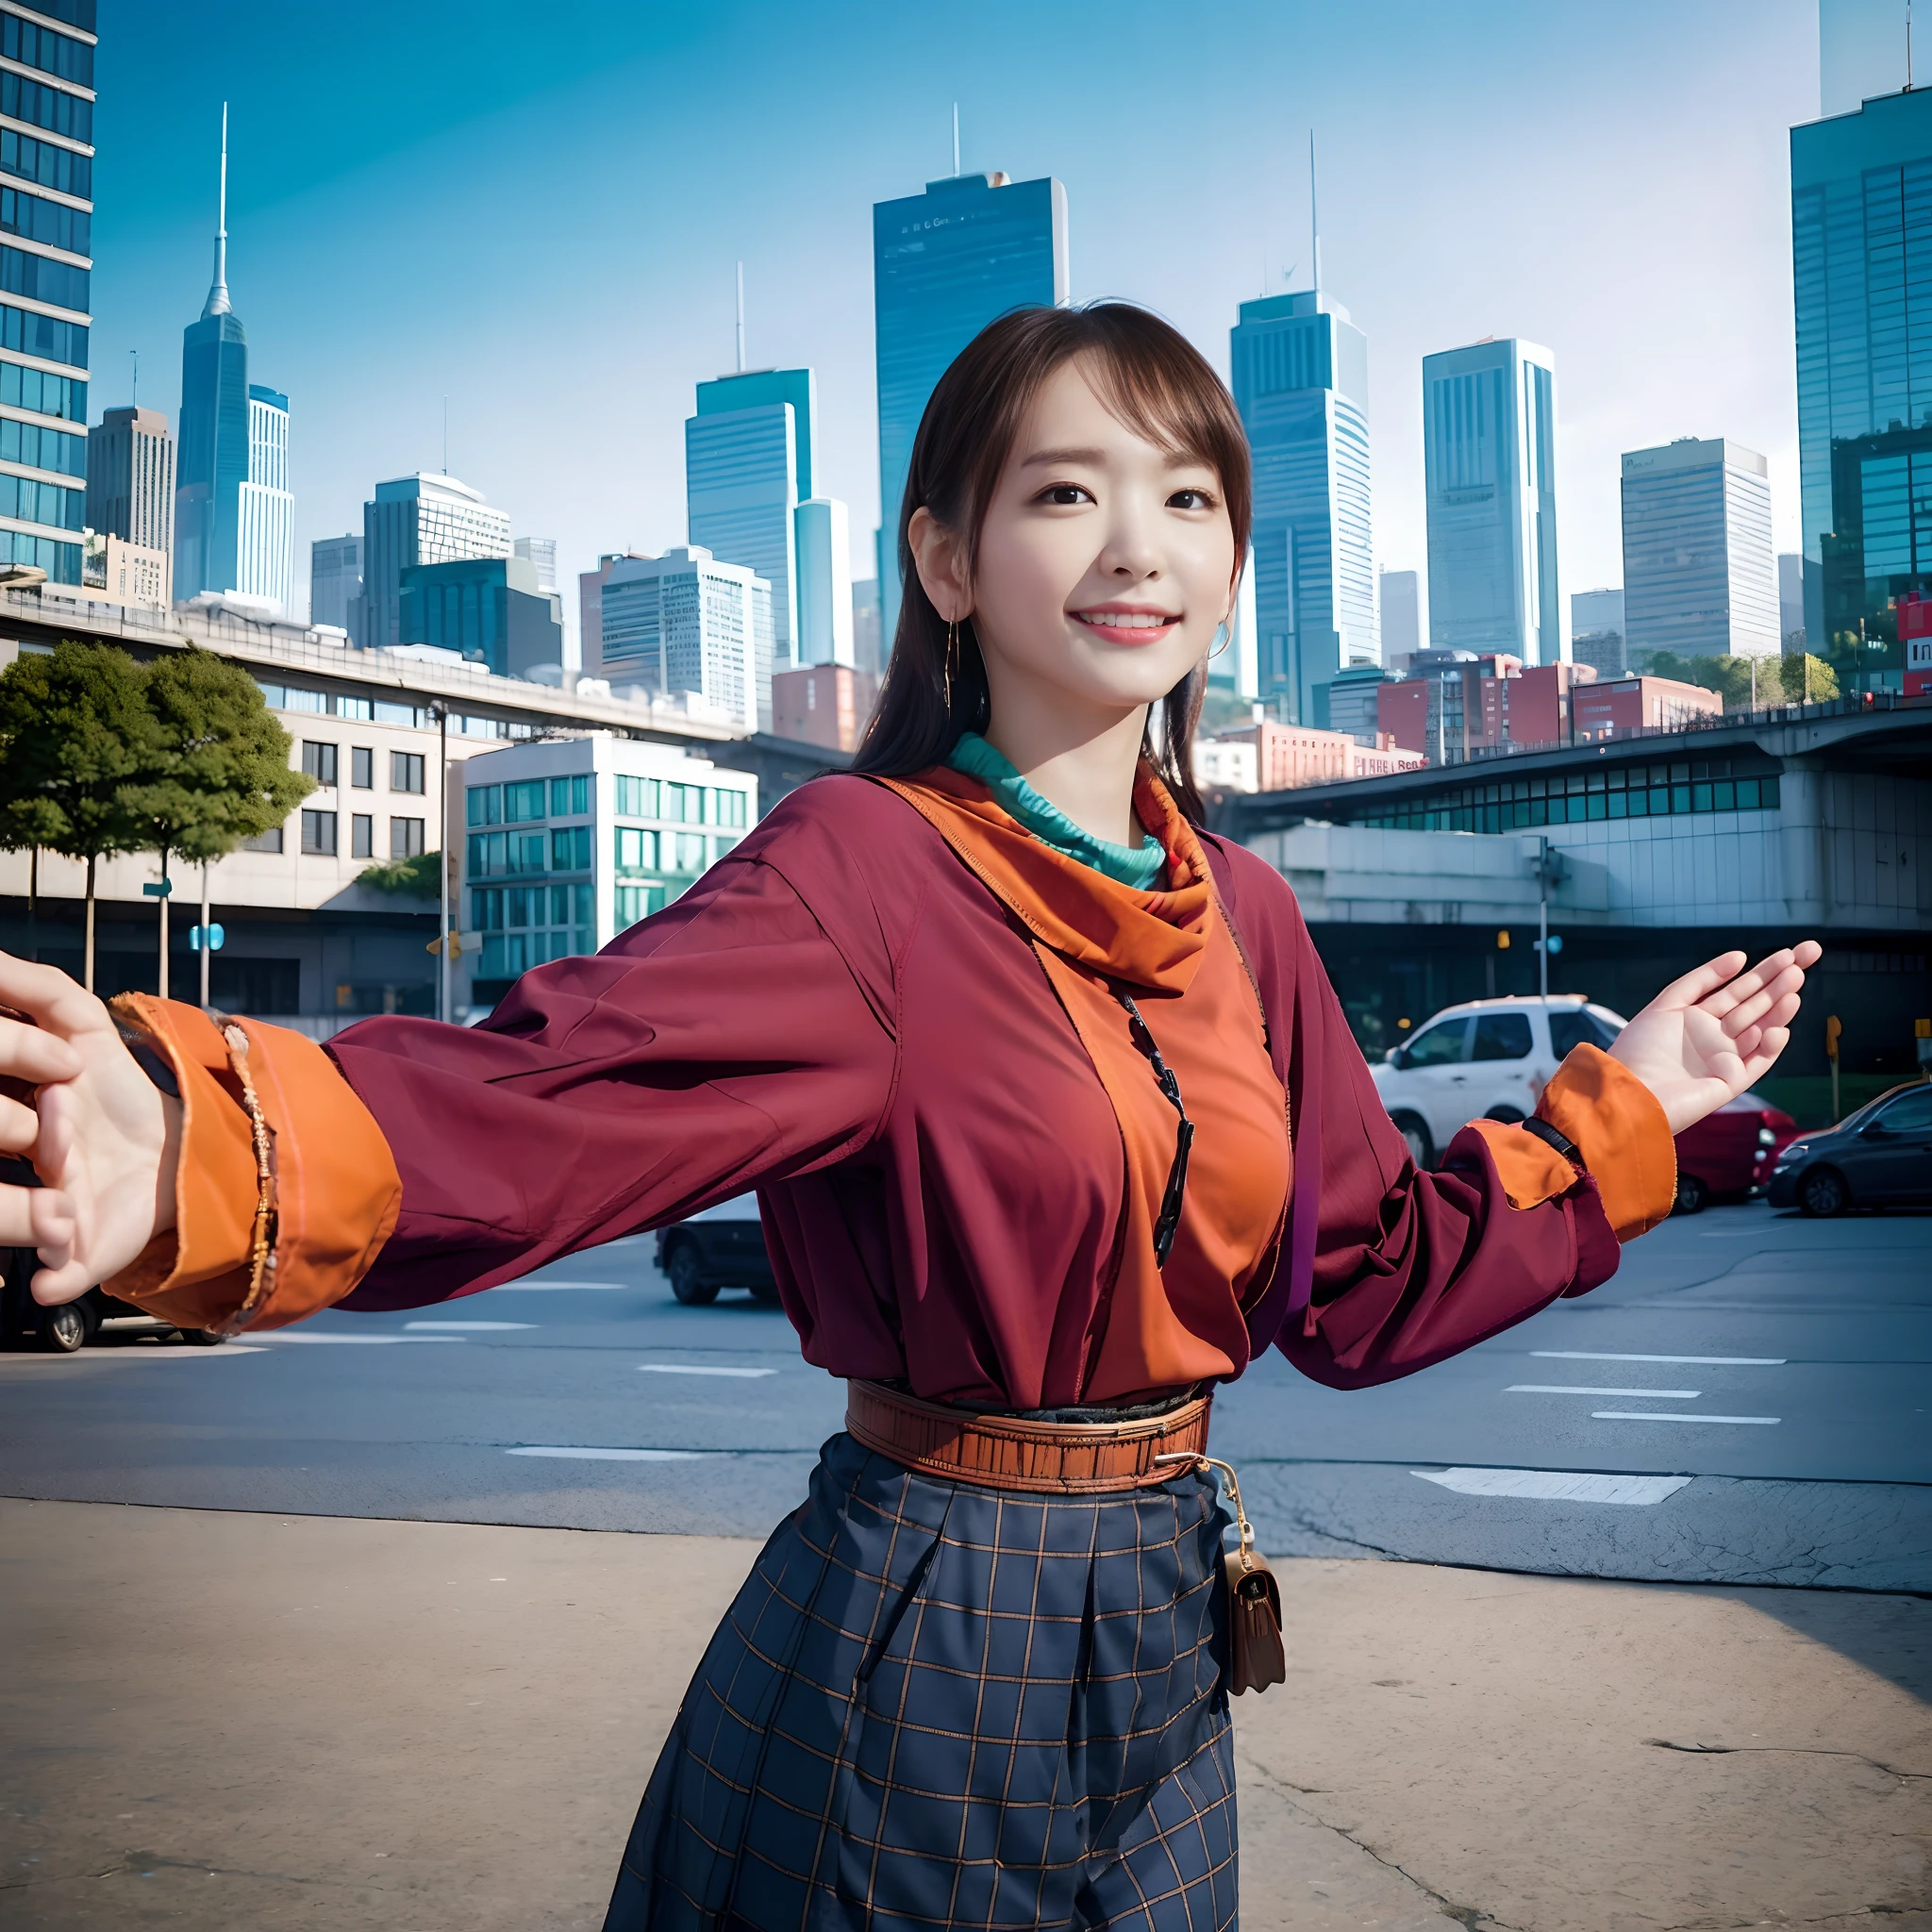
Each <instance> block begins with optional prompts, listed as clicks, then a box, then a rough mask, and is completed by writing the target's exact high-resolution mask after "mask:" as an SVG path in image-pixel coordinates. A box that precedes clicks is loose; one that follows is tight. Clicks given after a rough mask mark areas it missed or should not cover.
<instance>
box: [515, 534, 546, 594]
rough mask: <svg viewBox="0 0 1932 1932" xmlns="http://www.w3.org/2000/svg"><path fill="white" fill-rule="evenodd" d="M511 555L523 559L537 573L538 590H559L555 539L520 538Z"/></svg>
mask: <svg viewBox="0 0 1932 1932" xmlns="http://www.w3.org/2000/svg"><path fill="white" fill-rule="evenodd" d="M511 554H512V555H513V556H517V557H521V558H523V559H524V560H525V562H526V563H528V564H529V565H530V567H531V568H532V569H533V570H534V571H535V572H536V573H537V588H538V590H540V591H555V590H556V589H557V539H556V538H555V537H519V538H518V539H517V540H516V544H515V547H514V549H513V551H512V553H511Z"/></svg>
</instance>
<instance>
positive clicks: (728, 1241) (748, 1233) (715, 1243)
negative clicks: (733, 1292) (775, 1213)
mask: <svg viewBox="0 0 1932 1932" xmlns="http://www.w3.org/2000/svg"><path fill="white" fill-rule="evenodd" d="M658 1267H660V1268H661V1269H663V1271H664V1273H665V1274H666V1275H667V1276H668V1277H669V1278H670V1281H671V1292H672V1293H673V1294H675V1296H676V1297H677V1299H678V1300H679V1301H681V1302H683V1303H684V1304H685V1305H686V1306H687V1307H704V1306H705V1305H706V1304H707V1303H708V1302H714V1301H716V1300H717V1299H718V1291H719V1290H720V1289H721V1288H748V1289H749V1290H750V1291H751V1292H752V1297H753V1299H754V1300H756V1301H761V1302H775V1301H776V1300H777V1299H778V1284H777V1282H776V1281H775V1280H774V1279H773V1276H772V1257H771V1256H770V1255H768V1254H767V1253H766V1252H765V1231H764V1227H763V1225H762V1224H760V1222H759V1220H758V1196H757V1195H756V1194H739V1195H736V1196H734V1197H733V1198H732V1199H731V1200H729V1201H720V1202H719V1203H718V1205H717V1206H716V1207H715V1208H703V1209H701V1210H700V1211H699V1212H698V1213H696V1214H693V1215H692V1216H691V1219H690V1220H689V1221H675V1222H673V1223H672V1224H671V1225H670V1226H669V1227H660V1228H659V1229H658Z"/></svg>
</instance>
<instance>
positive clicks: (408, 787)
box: [389, 751, 423, 791]
mask: <svg viewBox="0 0 1932 1932" xmlns="http://www.w3.org/2000/svg"><path fill="white" fill-rule="evenodd" d="M389 789H390V790H391V791H422V789H423V754H422V753H421V752H420V751H392V752H391V753H390V755H389Z"/></svg>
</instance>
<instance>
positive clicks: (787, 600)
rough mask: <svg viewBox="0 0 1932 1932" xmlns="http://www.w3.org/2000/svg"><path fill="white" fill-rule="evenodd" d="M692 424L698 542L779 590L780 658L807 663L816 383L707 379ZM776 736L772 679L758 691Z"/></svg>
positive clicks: (689, 486) (794, 378)
mask: <svg viewBox="0 0 1932 1932" xmlns="http://www.w3.org/2000/svg"><path fill="white" fill-rule="evenodd" d="M697 402H698V408H697V414H696V415H694V416H691V417H689V418H687V419H686V422H685V425H684V485H685V514H686V521H687V525H688V527H689V530H690V534H691V542H693V543H695V544H698V545H700V546H702V547H703V548H704V549H706V550H708V551H709V552H710V554H711V555H712V556H713V557H715V558H720V559H721V560H722V561H724V562H725V563H736V564H741V565H743V566H744V568H745V569H747V570H749V571H751V572H753V573H754V574H755V575H758V576H760V577H762V578H763V579H764V580H765V582H766V583H768V584H769V585H770V586H771V587H772V655H773V662H774V665H775V667H776V668H778V669H780V670H786V669H789V668H790V667H791V666H792V665H794V664H798V663H802V662H803V661H804V659H803V658H801V657H800V656H799V650H798V636H799V616H798V532H797V526H796V522H795V517H796V512H797V509H798V506H799V505H800V504H801V503H802V502H803V501H804V500H805V499H806V498H807V497H808V496H809V495H810V494H811V489H810V481H811V450H812V439H813V434H814V432H815V430H816V429H817V426H818V421H817V419H818V385H817V382H816V380H815V379H814V377H813V375H812V372H811V371H810V370H809V369H759V370H749V371H746V372H745V373H744V374H742V375H722V376H720V377H719V378H718V379H717V380H716V381H715V382H701V383H699V384H698V391H697ZM771 715H772V692H771V687H770V684H769V682H766V683H765V684H763V685H761V686H760V687H759V690H758V717H759V720H760V724H759V728H760V729H761V730H769V729H770V727H771Z"/></svg>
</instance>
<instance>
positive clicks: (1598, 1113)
mask: <svg viewBox="0 0 1932 1932" xmlns="http://www.w3.org/2000/svg"><path fill="white" fill-rule="evenodd" d="M1536 1110H1537V1115H1538V1118H1539V1119H1541V1120H1546V1121H1548V1122H1549V1124H1551V1126H1553V1127H1555V1128H1556V1130H1557V1132H1558V1133H1559V1134H1561V1135H1562V1136H1563V1137H1564V1139H1566V1140H1568V1141H1574V1143H1575V1146H1576V1151H1577V1153H1578V1154H1580V1155H1581V1156H1582V1157H1583V1165H1584V1168H1585V1170H1586V1171H1587V1172H1588V1174H1590V1177H1591V1179H1592V1180H1593V1181H1595V1183H1596V1191H1597V1197H1598V1199H1600V1200H1601V1201H1602V1203H1603V1208H1604V1215H1605V1218H1606V1219H1607V1221H1608V1222H1609V1224H1610V1228H1611V1231H1612V1232H1613V1233H1614V1234H1615V1235H1616V1237H1617V1239H1618V1240H1619V1241H1635V1240H1636V1239H1637V1237H1638V1236H1639V1235H1641V1234H1646V1233H1648V1232H1649V1231H1650V1229H1652V1228H1653V1227H1655V1226H1656V1225H1657V1223H1658V1222H1660V1221H1662V1220H1664V1219H1665V1217H1666V1216H1668V1215H1669V1213H1670V1211H1671V1208H1673V1206H1674V1204H1675V1202H1676V1198H1677V1143H1676V1142H1675V1141H1674V1140H1673V1139H1672V1138H1671V1124H1670V1122H1669V1121H1668V1120H1666V1119H1665V1117H1664V1110H1663V1108H1662V1107H1661V1106H1660V1105H1659V1103H1658V1101H1657V1095H1656V1094H1654V1093H1653V1092H1652V1091H1650V1089H1649V1088H1648V1087H1646V1086H1645V1085H1644V1084H1643V1082H1642V1081H1641V1080H1640V1079H1639V1078H1638V1077H1637V1075H1636V1074H1633V1073H1631V1072H1630V1071H1629V1070H1628V1068H1626V1067H1625V1066H1624V1065H1623V1063H1622V1062H1621V1061H1619V1060H1614V1059H1612V1058H1610V1057H1609V1055H1608V1054H1607V1053H1604V1052H1602V1051H1600V1050H1599V1049H1598V1048H1596V1047H1594V1046H1578V1047H1575V1048H1573V1049H1572V1051H1571V1054H1570V1058H1568V1059H1566V1060H1565V1061H1564V1062H1563V1064H1562V1065H1561V1066H1560V1067H1558V1068H1557V1072H1556V1075H1555V1077H1554V1078H1553V1079H1552V1080H1551V1081H1550V1083H1549V1085H1548V1086H1546V1087H1545V1088H1544V1089H1543V1091H1542V1098H1541V1100H1539V1101H1538V1102H1537V1104H1536ZM1470 1125H1471V1126H1472V1127H1473V1128H1474V1130H1475V1131H1476V1132H1477V1133H1479V1134H1481V1135H1482V1137H1483V1140H1484V1141H1485V1142H1486V1143H1487V1144H1488V1146H1489V1150H1490V1154H1491V1158H1492V1159H1493V1160H1494V1161H1495V1163H1496V1172H1497V1174H1499V1175H1500V1176H1501V1178H1502V1182H1503V1191H1504V1193H1505V1194H1506V1195H1507V1198H1508V1202H1509V1205H1510V1207H1512V1208H1535V1207H1540V1206H1541V1204H1542V1203H1543V1202H1545V1201H1549V1200H1553V1199H1555V1197H1556V1196H1557V1195H1558V1194H1561V1193H1565V1192H1567V1191H1569V1190H1570V1189H1571V1188H1573V1187H1574V1185H1575V1184H1576V1170H1575V1169H1574V1167H1573V1166H1572V1165H1571V1164H1570V1162H1569V1161H1567V1160H1565V1159H1564V1158H1563V1157H1562V1156H1561V1155H1560V1154H1558V1153H1557V1150H1556V1149H1555V1148H1554V1147H1552V1146H1550V1145H1549V1144H1548V1143H1547V1142H1546V1141H1540V1140H1538V1139H1537V1137H1536V1136H1535V1135H1534V1134H1526V1133H1524V1131H1523V1129H1522V1128H1521V1127H1516V1126H1505V1125H1503V1124H1501V1123H1500V1122H1496V1121H1472V1122H1471V1123H1470Z"/></svg>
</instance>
